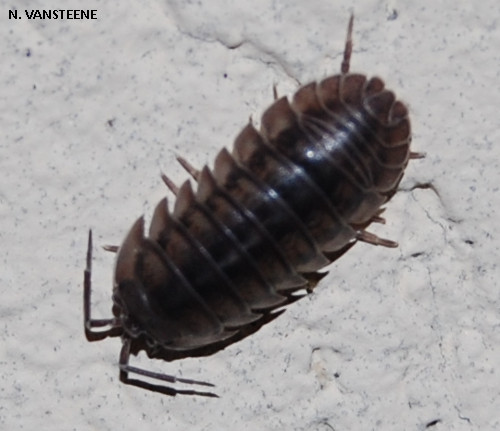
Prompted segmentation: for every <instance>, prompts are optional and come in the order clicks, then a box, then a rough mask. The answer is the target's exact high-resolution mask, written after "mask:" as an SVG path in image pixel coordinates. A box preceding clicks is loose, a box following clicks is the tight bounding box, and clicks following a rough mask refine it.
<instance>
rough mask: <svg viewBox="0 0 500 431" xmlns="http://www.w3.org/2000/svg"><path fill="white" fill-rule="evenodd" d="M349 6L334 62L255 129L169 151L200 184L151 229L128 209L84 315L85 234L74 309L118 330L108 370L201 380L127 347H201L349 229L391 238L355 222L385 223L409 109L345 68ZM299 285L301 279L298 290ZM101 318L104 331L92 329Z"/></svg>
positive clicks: (201, 350)
mask: <svg viewBox="0 0 500 431" xmlns="http://www.w3.org/2000/svg"><path fill="white" fill-rule="evenodd" d="M352 25H353V17H352V16H351V19H350V21H349V26H348V33H347V40H346V46H345V51H344V60H343V63H342V68H341V73H340V74H339V75H335V76H332V77H329V78H326V79H324V80H323V81H321V82H319V83H311V84H308V85H305V86H303V87H301V88H300V89H299V90H298V91H297V92H296V93H295V95H294V96H293V99H292V101H291V103H290V102H289V101H288V99H287V98H286V97H282V98H279V99H277V100H276V101H275V102H274V103H273V104H272V105H271V106H270V107H269V109H267V110H266V111H265V113H264V114H263V116H262V120H261V129H260V131H257V130H256V129H255V128H254V126H253V125H252V124H248V125H247V126H246V127H245V128H244V129H243V131H242V132H241V133H240V134H239V136H238V137H237V138H236V141H235V143H234V148H233V151H232V153H229V151H227V150H226V149H223V150H221V151H220V152H219V154H218V155H217V157H216V159H215V163H214V168H213V170H210V169H209V168H208V167H206V166H205V167H204V168H203V169H202V170H201V171H198V170H196V169H195V168H193V167H192V166H191V165H190V164H189V163H187V162H186V161H185V160H184V159H182V158H179V162H180V163H181V164H182V166H184V167H185V168H186V170H187V171H188V172H189V173H190V174H191V175H192V176H193V177H194V179H195V180H196V181H197V183H198V188H197V190H196V192H194V191H193V189H192V188H191V184H190V182H189V181H186V182H185V183H184V184H183V185H182V186H181V187H180V188H178V187H177V186H175V185H174V184H173V183H172V181H171V180H170V179H169V178H167V177H166V176H164V177H163V179H164V181H165V182H166V184H167V186H168V187H169V188H170V189H171V190H172V191H173V192H174V194H175V195H176V196H177V199H176V202H175V206H174V209H173V212H172V213H171V212H170V211H169V210H168V207H167V200H166V199H163V200H162V201H161V202H160V203H159V204H158V206H157V207H156V210H155V212H154V215H153V219H152V221H151V225H150V228H149V233H148V235H147V236H146V235H145V234H144V221H143V219H142V218H140V219H139V220H137V221H136V222H135V224H134V225H133V227H132V229H131V230H130V232H129V234H128V235H127V237H126V238H125V240H124V241H123V244H122V245H121V246H120V247H108V249H110V250H113V251H117V252H118V255H117V260H116V269H115V284H114V289H113V304H114V306H113V315H114V317H113V318H112V319H104V320H96V319H91V316H90V293H91V281H90V278H91V259H92V257H91V250H92V236H91V233H90V234H89V245H88V252H87V268H86V270H85V280H84V319H85V330H86V334H87V338H88V339H89V340H96V339H102V338H104V337H107V336H116V335H120V336H121V337H122V340H123V347H122V351H121V354H120V379H121V380H122V381H123V382H125V383H128V384H133V385H136V386H141V387H144V388H147V389H150V390H154V391H159V392H163V393H167V394H176V393H189V394H202V395H213V394H212V393H210V392H197V391H194V390H176V389H172V388H168V387H164V386H159V385H154V384H151V383H147V382H145V381H142V380H134V379H130V378H129V374H130V373H135V374H140V375H143V376H146V377H150V378H153V379H156V380H164V381H167V382H175V381H177V382H183V383H188V384H202V385H210V384H208V383H205V382H200V381H194V380H189V379H176V378H175V377H172V376H168V375H164V374H158V373H154V372H151V371H146V370H142V369H138V368H135V367H132V366H131V365H129V356H130V354H131V353H134V354H137V352H139V351H140V350H145V351H146V353H147V354H148V355H149V356H150V357H155V358H162V359H165V360H173V359H179V358H183V357H188V356H202V355H209V354H212V353H214V352H216V351H218V350H220V349H223V348H224V347H226V346H228V345H229V344H232V343H234V342H236V341H238V340H240V339H242V338H244V337H246V336H248V335H249V334H251V333H253V332H255V331H256V330H258V329H259V328H260V327H261V326H262V325H264V324H266V323H268V322H269V321H271V320H273V319H274V318H275V317H277V316H278V315H279V314H281V313H282V312H283V308H282V307H283V306H284V305H287V304H289V303H291V302H293V301H295V300H297V299H298V298H300V297H302V296H303V295H298V294H297V293H298V292H299V291H302V292H305V291H306V290H307V291H311V290H312V288H313V287H314V286H315V284H316V283H317V281H318V280H319V279H320V278H321V277H322V276H323V275H324V274H321V273H318V272H317V271H318V270H319V269H321V268H323V267H325V266H327V265H329V264H330V263H331V262H333V261H334V260H335V259H337V258H338V257H340V256H341V255H342V254H343V253H345V252H346V251H347V250H348V249H350V248H351V247H352V246H353V245H354V244H355V243H356V242H357V241H358V240H360V241H365V242H368V243H371V244H374V245H383V246H386V247H396V246H397V244H396V243H395V242H393V241H390V240H387V239H382V238H379V237H377V236H375V235H374V234H371V233H369V232H367V231H366V227H367V226H368V225H369V224H370V223H372V222H384V220H383V219H382V218H381V217H380V214H381V212H382V211H383V210H382V209H381V206H382V205H383V204H385V203H386V202H387V201H388V200H389V199H390V198H391V197H392V195H393V194H394V193H395V192H396V189H397V187H398V184H399V182H400V181H401V178H402V176H403V172H404V170H405V168H406V165H407V163H408V161H409V159H412V158H418V157H421V156H422V155H421V154H419V153H412V152H410V140H411V134H410V121H409V119H408V111H407V108H406V107H405V105H404V104H403V103H401V102H400V101H397V100H396V98H395V96H394V94H393V93H392V92H391V91H389V90H387V89H385V88H384V83H383V81H382V80H380V79H379V78H371V79H368V78H367V77H366V76H364V75H359V74H352V73H349V64H350V57H351V52H352V41H351V34H352ZM304 289H305V290H304ZM100 327H107V328H106V329H104V330H101V331H99V330H96V329H95V328H100Z"/></svg>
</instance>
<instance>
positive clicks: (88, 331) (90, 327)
mask: <svg viewBox="0 0 500 431" xmlns="http://www.w3.org/2000/svg"><path fill="white" fill-rule="evenodd" d="M91 277H92V231H89V241H88V248H87V266H86V268H85V271H84V275H83V322H84V327H85V336H86V337H87V340H89V341H97V340H102V339H103V338H106V337H116V336H118V335H120V334H121V325H120V324H119V322H117V321H116V319H115V318H113V319H92V318H91V317H90V308H91V300H90V298H91V290H92V281H91ZM104 326H108V329H104V330H102V331H95V330H94V328H102V327H104Z"/></svg>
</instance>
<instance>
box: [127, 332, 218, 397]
mask: <svg viewBox="0 0 500 431" xmlns="http://www.w3.org/2000/svg"><path fill="white" fill-rule="evenodd" d="M130 347H131V340H130V338H126V337H124V338H123V346H122V350H121V352H120V363H119V367H120V381H121V382H123V383H125V384H127V385H132V386H137V387H139V388H142V389H147V390H149V391H152V392H159V393H162V394H165V395H172V396H175V395H177V394H182V395H201V396H205V397H216V398H217V397H218V396H217V395H216V394H214V393H212V392H199V391H195V390H181V389H175V388H170V387H168V386H159V385H154V384H152V383H148V382H145V381H143V380H136V379H130V378H129V373H132V374H138V375H140V376H144V377H149V378H151V379H155V380H160V381H163V382H168V383H185V384H188V385H201V386H214V385H212V384H211V383H207V382H201V381H198V380H191V379H183V378H179V377H175V376H169V375H167V374H161V373H156V372H154V371H147V370H143V369H141V368H136V367H132V366H130V365H129V364H128V361H129V357H130Z"/></svg>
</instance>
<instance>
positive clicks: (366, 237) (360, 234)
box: [356, 230, 398, 248]
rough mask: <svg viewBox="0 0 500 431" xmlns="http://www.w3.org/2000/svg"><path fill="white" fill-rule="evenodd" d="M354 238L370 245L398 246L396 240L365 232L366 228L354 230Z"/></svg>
mask: <svg viewBox="0 0 500 431" xmlns="http://www.w3.org/2000/svg"><path fill="white" fill-rule="evenodd" d="M356 239H357V240H359V241H363V242H367V243H369V244H372V245H381V246H383V247H390V248H395V247H397V246H398V243H397V242H395V241H391V240H390V239H385V238H379V237H378V236H377V235H375V234H373V233H370V232H367V231H366V230H358V231H357V232H356Z"/></svg>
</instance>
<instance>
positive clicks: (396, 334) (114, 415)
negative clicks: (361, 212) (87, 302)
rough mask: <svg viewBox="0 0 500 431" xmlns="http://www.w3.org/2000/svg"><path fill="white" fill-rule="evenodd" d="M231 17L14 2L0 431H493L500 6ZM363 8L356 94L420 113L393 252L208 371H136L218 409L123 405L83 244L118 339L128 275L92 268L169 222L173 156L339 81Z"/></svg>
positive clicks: (498, 310)
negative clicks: (117, 277)
mask: <svg viewBox="0 0 500 431" xmlns="http://www.w3.org/2000/svg"><path fill="white" fill-rule="evenodd" d="M64 3H65V4H64V7H67V8H79V7H82V3H81V2H75V1H69V2H64ZM239 3H240V4H238V3H237V2H229V1H224V0H214V1H211V2H185V1H174V0H170V1H159V0H145V1H141V2H132V1H127V0H125V1H121V2H104V1H92V0H91V1H88V2H85V7H86V8H90V9H96V10H97V11H98V19H97V20H95V21H91V22H86V21H66V20H53V21H47V20H46V21H28V20H27V19H21V20H8V10H9V8H12V7H13V4H11V3H8V2H4V1H0V12H1V16H2V18H1V19H2V25H1V26H0V33H1V41H2V43H1V44H0V50H1V58H2V61H1V63H0V83H1V85H2V91H1V92H0V172H1V175H2V181H1V183H0V226H1V229H0V242H1V244H2V265H1V267H0V294H1V296H0V297H1V301H0V340H1V341H0V365H1V373H0V381H1V385H0V399H1V402H0V428H1V429H6V430H12V429H19V430H21V429H23V430H34V429H47V430H48V429H50V430H58V429H60V430H116V429H120V430H159V429H169V430H184V429H189V430H204V431H205V430H206V431H209V430H210V431H211V430H224V429H232V430H239V431H241V430H313V431H316V430H317V431H327V430H336V431H342V430H417V431H420V430H436V431H439V430H447V431H448V430H494V429H500V415H499V413H498V406H499V405H500V389H499V388H500V370H499V368H498V367H499V366H498V364H499V363H500V346H499V345H500V335H499V334H500V293H499V292H500V289H499V280H498V279H499V271H498V267H497V263H498V254H499V253H498V249H499V243H500V242H499V240H500V238H499V228H498V208H499V204H500V197H499V196H500V195H499V188H498V187H499V184H500V170H499V156H500V149H499V148H500V147H499V146H498V142H499V141H500V136H499V135H500V128H499V121H498V107H499V106H500V92H499V90H498V88H499V87H498V81H499V79H500V76H499V71H500V68H499V64H500V61H499V60H500V58H499V50H498V46H500V31H499V17H500V13H499V9H498V2H497V1H495V0H485V1H482V2H465V1H455V0H442V1H439V2H432V3H431V2H404V1H396V0H385V1H382V0H362V1H358V2H350V1H343V2H339V1H337V2H335V1H329V0H311V1H308V2H301V1H299V0H291V1H287V2H284V1H274V2H266V1H261V0H257V1H253V2H251V3H250V2H246V3H242V2H239ZM354 3H355V6H354V7H355V9H354V10H355V13H356V21H355V28H354V43H355V47H354V53H353V60H352V70H353V71H359V72H362V73H366V74H368V75H379V76H381V77H383V78H384V79H385V80H386V83H387V85H388V87H389V88H391V89H393V90H394V91H396V92H397V94H398V95H399V97H400V98H402V99H403V100H405V101H406V102H407V103H408V105H409V107H410V109H411V115H412V124H413V129H414V146H413V147H414V149H415V150H418V151H423V152H426V153H427V158H426V159H424V160H420V161H415V162H413V163H411V165H410V166H409V168H408V170H407V173H406V176H405V179H404V181H403V182H402V184H401V191H400V192H399V193H398V194H397V195H396V196H395V197H394V198H393V200H392V201H391V203H390V204H389V205H388V209H387V211H386V217H387V221H388V222H387V224H386V225H384V226H375V227H374V228H373V229H372V230H374V231H375V232H376V233H377V234H379V235H381V236H385V237H389V238H392V239H395V240H397V241H398V242H399V244H400V247H399V248H398V249H383V248H380V247H373V246H369V245H365V244H359V245H356V246H355V247H354V248H353V250H351V251H350V252H349V253H348V254H347V255H346V256H344V257H343V258H342V259H340V260H339V261H337V262H336V263H335V264H334V265H333V266H332V267H331V268H330V274H329V276H328V277H326V278H325V279H323V281H322V282H321V283H320V285H319V286H318V288H317V289H316V291H315V292H314V294H313V295H311V296H310V297H308V298H306V299H304V300H302V301H300V302H298V303H296V304H294V305H292V306H291V307H289V310H288V311H287V312H286V313H285V314H284V315H283V316H281V317H280V318H279V319H277V320H276V321H275V322H273V323H272V324H270V325H268V326H266V327H265V328H263V329H262V330H261V331H259V332H258V333H257V334H255V335H253V336H252V337H249V338H248V339H246V340H244V341H242V342H240V343H237V344H235V345H232V346H230V347H229V348H227V349H226V350H224V351H222V352H220V353H218V354H216V355H214V356H212V357H209V358H204V359H186V360H183V361H177V362H173V363H164V362H160V361H153V362H152V361H149V360H148V359H147V358H145V357H144V355H140V356H139V357H137V358H132V360H133V362H134V364H135V365H140V366H143V367H145V368H149V369H154V370H157V371H162V372H167V373H170V374H177V375H182V376H186V377H191V378H195V379H201V380H209V381H211V382H213V383H215V384H216V385H217V388H216V391H217V393H218V394H219V395H220V398H218V399H208V398H200V397H186V396H177V397H175V398H173V397H166V396H161V395H158V394H154V393H149V392H146V391H141V390H139V389H136V388H132V387H127V386H124V385H122V384H120V383H119V382H118V370H117V366H116V363H117V359H118V358H117V356H118V352H119V349H120V340H118V339H110V340H107V341H102V342H99V343H92V344H90V343H88V342H87V341H86V340H85V338H84V335H83V328H82V304H81V297H82V276H83V267H84V258H85V249H86V235H87V231H88V229H89V228H92V229H93V230H94V235H95V244H96V248H95V250H94V262H93V265H94V274H93V279H94V286H95V294H94V298H93V303H94V313H95V315H96V316H102V317H106V316H108V315H109V313H110V292H111V278H112V270H113V256H112V255H111V254H109V253H106V252H105V251H103V250H102V249H101V248H99V247H98V246H99V245H104V244H118V243H119V242H120V241H121V240H122V238H123V236H124V234H125V233H126V231H127V230H128V229H129V227H130V225H131V224H132V222H133V221H134V220H135V219H136V218H137V217H138V216H139V215H140V214H143V213H144V214H145V215H146V218H148V217H150V215H151V211H152V208H153V207H154V205H155V204H156V203H157V201H158V200H159V199H161V198H162V197H163V196H164V195H165V194H167V195H168V196H169V198H170V199H171V200H172V199H173V197H172V196H171V195H169V194H168V193H167V192H166V190H165V187H164V186H163V185H162V183H161V180H160V178H159V175H160V172H161V171H164V172H167V173H168V174H169V176H171V177H172V178H173V179H174V180H175V181H177V182H179V183H180V182H181V181H183V180H184V179H185V178H186V174H185V173H184V172H183V171H182V169H181V168H180V167H179V166H178V165H177V164H176V163H175V155H176V154H182V155H184V156H185V157H186V158H187V159H188V160H190V161H191V162H192V163H193V164H195V165H197V166H201V165H203V164H205V163H211V161H212V160H213V159H214V156H215V155H216V153H217V151H218V150H219V149H220V148H221V147H222V146H226V147H230V146H231V143H232V140H233V139H234V137H235V136H236V134H237V133H238V132H239V130H240V129H241V128H242V127H243V126H244V125H245V124H246V122H247V121H248V117H249V115H252V117H253V118H254V120H255V121H257V122H258V119H259V116H260V113H261V112H262V111H263V109H265V108H266V107H267V106H268V104H269V103H270V102H271V100H272V86H273V84H276V85H277V89H278V92H279V93H280V94H290V93H293V91H294V90H295V89H296V88H297V86H298V83H305V82H308V81H309V80H314V79H320V78H322V77H325V76H327V75H328V74H333V73H337V72H338V70H339V65H340V60H341V53H342V49H343V43H344V37H345V28H346V24H347V20H348V17H349V13H350V11H351V10H352V8H353V4H354ZM16 5H17V8H18V10H20V11H24V9H33V8H42V7H46V8H48V7H49V6H47V5H46V4H42V2H37V1H26V2H23V4H22V6H21V5H20V4H16ZM58 7H59V6H58Z"/></svg>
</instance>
